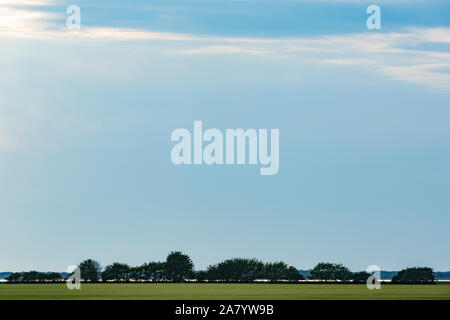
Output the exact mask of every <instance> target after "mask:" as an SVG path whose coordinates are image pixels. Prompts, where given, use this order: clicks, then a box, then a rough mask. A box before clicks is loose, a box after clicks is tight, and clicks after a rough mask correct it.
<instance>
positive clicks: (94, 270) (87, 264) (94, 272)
mask: <svg viewBox="0 0 450 320" xmlns="http://www.w3.org/2000/svg"><path fill="white" fill-rule="evenodd" d="M78 267H79V268H80V272H81V279H83V280H85V281H90V282H97V281H98V279H99V278H100V275H101V271H102V267H101V265H100V263H99V262H97V261H95V260H94V259H87V260H84V261H82V262H81V263H80V264H79V265H78Z"/></svg>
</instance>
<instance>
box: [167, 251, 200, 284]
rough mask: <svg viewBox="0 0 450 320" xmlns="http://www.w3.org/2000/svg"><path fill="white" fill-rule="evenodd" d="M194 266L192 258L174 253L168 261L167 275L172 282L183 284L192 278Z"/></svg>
mask: <svg viewBox="0 0 450 320" xmlns="http://www.w3.org/2000/svg"><path fill="white" fill-rule="evenodd" d="M193 271H194V264H193V263H192V260H191V258H190V257H189V256H188V255H186V254H183V253H182V252H180V251H172V252H171V253H170V254H169V255H168V256H167V259H166V274H167V277H168V279H169V280H171V281H172V282H181V281H183V280H184V279H186V278H188V277H190V276H192V274H193Z"/></svg>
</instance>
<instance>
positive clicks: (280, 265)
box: [263, 261, 288, 282]
mask: <svg viewBox="0 0 450 320" xmlns="http://www.w3.org/2000/svg"><path fill="white" fill-rule="evenodd" d="M287 275H288V266H287V264H286V263H284V262H281V261H280V262H271V263H266V264H265V265H264V276H263V277H264V278H265V279H268V280H270V281H271V282H276V281H277V280H287Z"/></svg>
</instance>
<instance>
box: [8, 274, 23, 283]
mask: <svg viewBox="0 0 450 320" xmlns="http://www.w3.org/2000/svg"><path fill="white" fill-rule="evenodd" d="M6 280H8V282H20V281H22V273H21V272H13V273H10V274H9V275H8V276H7V277H6Z"/></svg>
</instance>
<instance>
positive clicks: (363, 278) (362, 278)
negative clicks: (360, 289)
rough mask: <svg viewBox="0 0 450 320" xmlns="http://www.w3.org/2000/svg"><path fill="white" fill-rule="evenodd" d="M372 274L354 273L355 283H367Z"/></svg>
mask: <svg viewBox="0 0 450 320" xmlns="http://www.w3.org/2000/svg"><path fill="white" fill-rule="evenodd" d="M369 277H370V273H368V272H365V271H362V272H355V273H353V277H352V278H353V283H367V279H369Z"/></svg>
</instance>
